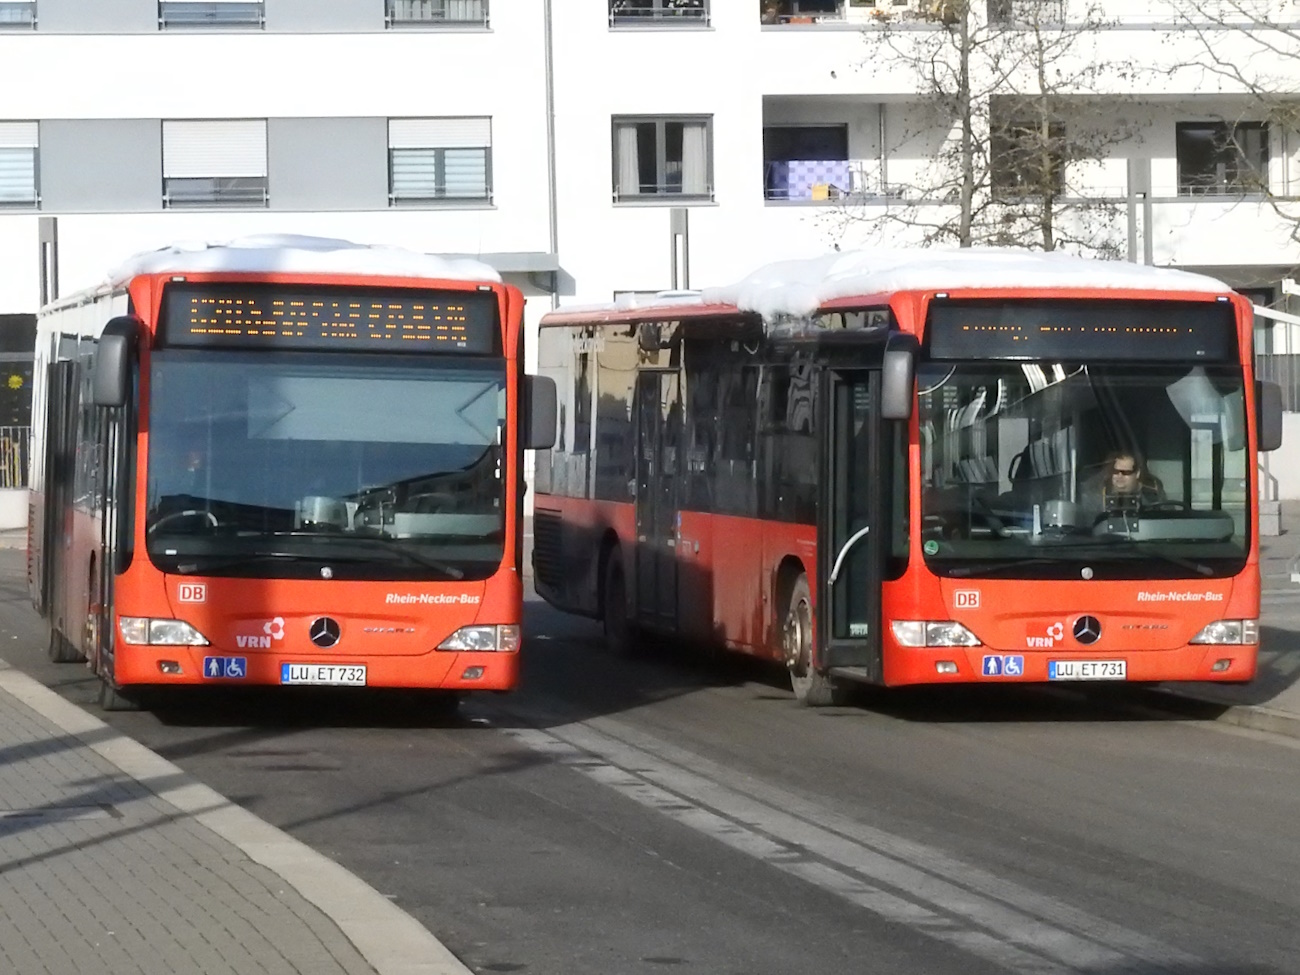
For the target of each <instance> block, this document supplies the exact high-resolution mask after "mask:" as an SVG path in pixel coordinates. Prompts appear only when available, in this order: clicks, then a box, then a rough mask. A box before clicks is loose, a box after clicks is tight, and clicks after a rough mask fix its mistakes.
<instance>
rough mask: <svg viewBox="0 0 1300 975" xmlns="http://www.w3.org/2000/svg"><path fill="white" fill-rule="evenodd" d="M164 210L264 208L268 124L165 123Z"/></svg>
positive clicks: (246, 121) (247, 121) (252, 121)
mask: <svg viewBox="0 0 1300 975" xmlns="http://www.w3.org/2000/svg"><path fill="white" fill-rule="evenodd" d="M162 144H163V206H165V207H169V208H172V209H179V208H185V207H265V206H266V204H267V177H266V120H265V119H237V120H236V119H231V120H221V121H207V120H204V121H178V122H163V137H162Z"/></svg>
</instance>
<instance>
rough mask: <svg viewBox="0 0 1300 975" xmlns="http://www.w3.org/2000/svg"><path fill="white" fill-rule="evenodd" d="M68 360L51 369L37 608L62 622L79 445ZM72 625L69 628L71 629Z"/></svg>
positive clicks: (70, 365)
mask: <svg viewBox="0 0 1300 975" xmlns="http://www.w3.org/2000/svg"><path fill="white" fill-rule="evenodd" d="M74 365H75V364H74V363H73V362H72V361H70V360H67V359H62V360H58V361H55V362H52V363H50V364H49V366H48V368H47V372H46V380H45V390H46V399H45V443H44V450H45V457H44V459H43V465H44V481H45V491H44V494H45V510H44V511H43V512H41V522H40V526H41V541H40V557H41V565H40V567H39V569H38V571H39V573H40V580H41V584H40V594H39V599H38V604H37V609H39V610H40V612H41V613H42V614H43V615H46V616H48V617H49V618H50V620H51V622H54V623H57V622H58V621H59V619H60V617H61V616H62V615H63V611H64V609H65V607H64V606H63V602H64V599H65V595H66V594H65V592H64V590H65V589H66V588H67V587H66V585H63V584H61V582H60V580H63V579H65V578H66V576H67V569H68V566H67V565H66V564H65V563H66V561H67V559H68V557H69V555H70V554H71V553H70V551H69V548H68V546H69V545H70V544H71V540H72V539H71V534H70V533H71V531H72V525H71V521H70V519H71V517H72V490H73V484H72V480H73V474H74V466H75V465H74V462H73V458H74V456H75V453H76V443H77V411H76V403H75V395H76V377H75V375H74V372H73V368H74ZM65 625H66V624H65Z"/></svg>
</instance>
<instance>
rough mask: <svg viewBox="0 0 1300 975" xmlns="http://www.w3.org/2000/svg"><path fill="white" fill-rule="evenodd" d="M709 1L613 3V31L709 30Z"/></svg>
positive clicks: (616, 0)
mask: <svg viewBox="0 0 1300 975" xmlns="http://www.w3.org/2000/svg"><path fill="white" fill-rule="evenodd" d="M708 24H709V5H708V3H707V0H610V4H609V26H610V27H663V26H672V27H707V26H708Z"/></svg>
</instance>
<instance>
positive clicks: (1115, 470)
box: [1110, 467, 1137, 477]
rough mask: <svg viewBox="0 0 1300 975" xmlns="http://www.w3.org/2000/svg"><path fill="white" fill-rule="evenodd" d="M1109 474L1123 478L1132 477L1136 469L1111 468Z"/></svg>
mask: <svg viewBox="0 0 1300 975" xmlns="http://www.w3.org/2000/svg"><path fill="white" fill-rule="evenodd" d="M1110 472H1111V473H1112V474H1122V475H1123V476H1124V477H1132V476H1133V475H1134V474H1136V473H1137V468H1136V467H1112V468H1111V469H1110Z"/></svg>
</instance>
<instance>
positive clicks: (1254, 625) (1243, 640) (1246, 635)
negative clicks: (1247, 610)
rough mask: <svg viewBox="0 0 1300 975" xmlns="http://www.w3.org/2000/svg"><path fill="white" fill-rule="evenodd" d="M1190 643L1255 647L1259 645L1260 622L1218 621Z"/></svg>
mask: <svg viewBox="0 0 1300 975" xmlns="http://www.w3.org/2000/svg"><path fill="white" fill-rule="evenodd" d="M1189 642H1190V643H1214V644H1219V645H1236V644H1241V645H1244V646H1254V645H1255V644H1257V643H1259V620H1217V621H1216V622H1214V623H1211V624H1210V625H1209V626H1207V627H1206V628H1205V629H1203V630H1201V632H1200V633H1198V634H1196V636H1194V637H1192V639H1191V640H1190V641H1189Z"/></svg>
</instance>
